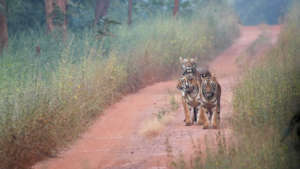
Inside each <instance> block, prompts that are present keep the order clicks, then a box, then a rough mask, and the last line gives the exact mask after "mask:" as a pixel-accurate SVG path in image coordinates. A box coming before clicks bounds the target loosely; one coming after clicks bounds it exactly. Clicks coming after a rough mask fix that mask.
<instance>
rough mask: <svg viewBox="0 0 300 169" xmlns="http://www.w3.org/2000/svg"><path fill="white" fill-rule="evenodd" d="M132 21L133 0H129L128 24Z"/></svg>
mask: <svg viewBox="0 0 300 169" xmlns="http://www.w3.org/2000/svg"><path fill="white" fill-rule="evenodd" d="M131 22H132V0H128V25H130V24H131Z"/></svg>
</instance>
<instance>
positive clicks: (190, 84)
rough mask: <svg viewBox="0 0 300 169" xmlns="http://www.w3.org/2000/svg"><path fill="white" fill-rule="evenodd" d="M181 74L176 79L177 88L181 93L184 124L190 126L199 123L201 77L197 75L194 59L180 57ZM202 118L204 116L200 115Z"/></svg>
mask: <svg viewBox="0 0 300 169" xmlns="http://www.w3.org/2000/svg"><path fill="white" fill-rule="evenodd" d="M180 63H181V65H182V69H183V74H182V77H181V78H180V79H179V80H178V83H177V89H179V90H180V91H181V94H182V105H183V109H184V115H185V120H184V122H185V125H186V126H190V125H192V124H193V123H196V124H199V125H200V124H201V121H203V120H200V118H199V117H198V116H199V113H198V110H199V107H200V103H201V102H200V83H201V81H200V80H201V79H200V77H199V76H198V72H197V69H196V62H195V59H193V58H192V59H182V58H181V57H180ZM191 115H192V118H191ZM202 119H204V117H202Z"/></svg>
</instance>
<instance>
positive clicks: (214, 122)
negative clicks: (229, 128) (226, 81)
mask: <svg viewBox="0 0 300 169" xmlns="http://www.w3.org/2000/svg"><path fill="white" fill-rule="evenodd" d="M200 99H201V104H200V117H204V118H203V119H201V120H203V121H202V123H203V129H208V128H210V127H212V128H213V129H217V128H219V127H220V107H221V106H220V104H221V85H220V84H219V83H218V81H217V79H216V77H215V75H211V74H210V73H206V74H202V76H201V86H200Z"/></svg>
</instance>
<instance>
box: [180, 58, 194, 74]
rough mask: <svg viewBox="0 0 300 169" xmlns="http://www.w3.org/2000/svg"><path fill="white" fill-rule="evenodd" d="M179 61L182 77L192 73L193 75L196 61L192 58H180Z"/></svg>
mask: <svg viewBox="0 0 300 169" xmlns="http://www.w3.org/2000/svg"><path fill="white" fill-rule="evenodd" d="M179 60H180V64H181V68H182V70H183V75H185V74H189V73H192V74H194V73H195V72H196V67H197V66H196V61H195V59H194V58H190V59H188V58H184V59H183V58H182V57H180V58H179Z"/></svg>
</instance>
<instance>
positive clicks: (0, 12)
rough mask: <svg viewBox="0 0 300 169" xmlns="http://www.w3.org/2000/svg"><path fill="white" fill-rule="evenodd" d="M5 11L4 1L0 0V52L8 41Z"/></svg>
mask: <svg viewBox="0 0 300 169" xmlns="http://www.w3.org/2000/svg"><path fill="white" fill-rule="evenodd" d="M5 9H6V3H5V0H0V51H2V49H3V48H4V47H5V46H6V44H7V41H8V33H7V23H6V16H5Z"/></svg>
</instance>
